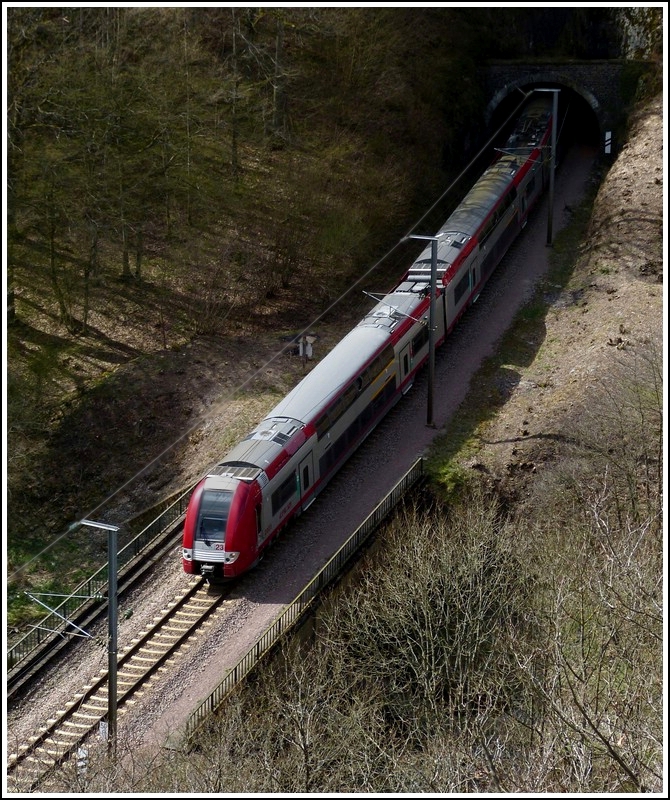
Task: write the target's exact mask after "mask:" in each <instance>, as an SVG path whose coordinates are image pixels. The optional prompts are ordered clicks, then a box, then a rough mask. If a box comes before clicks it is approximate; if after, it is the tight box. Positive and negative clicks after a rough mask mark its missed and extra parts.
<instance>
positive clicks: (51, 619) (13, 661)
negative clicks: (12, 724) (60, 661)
mask: <svg viewBox="0 0 670 800" xmlns="http://www.w3.org/2000/svg"><path fill="white" fill-rule="evenodd" d="M193 488H194V487H191V488H190V489H188V491H186V492H184V494H182V495H181V496H180V497H178V498H177V499H176V500H175V501H174V503H172V504H171V505H170V506H168V507H167V508H166V509H165V511H163V512H162V514H159V516H158V517H156V519H154V520H153V521H152V522H150V523H149V525H147V527H146V528H144V529H143V530H142V531H140V533H138V534H137V536H135V537H134V538H133V539H131V540H130V541H129V542H128V543H127V544H126V545H124V547H122V548H121V550H119V553H118V557H117V558H118V568H119V570H122V569H123V568H124V567H126V566H128V565H129V564H130V563H131V562H132V561H133V559H135V558H136V557H137V556H139V555H140V554H141V553H142V552H143V551H144V550H146V548H147V547H149V545H150V544H152V542H153V541H154V539H156V538H157V537H159V536H160V535H161V534H163V533H164V532H165V531H166V530H167V528H168V527H169V526H170V525H172V524H173V523H174V522H175V521H176V520H178V519H179V518H180V517H183V516H184V515H185V514H186V507H187V506H188V500H189V498H190V496H191V492H192V491H193ZM108 567H109V565H108V564H104V566H102V567H101V568H100V569H99V570H98V571H97V572H95V573H94V574H93V575H91V577H90V578H88V579H87V580H86V581H84V582H83V583H81V584H79V586H77V588H76V589H74V590H73V592H72V593H71V594H70V595H69V596H68V597H67V598H66V599H65V600H63V601H62V603H60V604H59V605H58V606H56V607H55V608H54V609H53V610H52V611H51V612H50V613H49V614H47V616H45V617H44V618H43V619H41V620H40V622H39V623H38V624H37V625H35V626H33V629H32V630H31V631H30V632H29V633H27V634H26V635H25V636H23V637H22V638H21V639H19V640H18V641H17V642H16V643H15V644H14V645H12V646H11V647H9V648H8V651H7V669H8V670H12V669H14V668H15V667H17V666H18V665H19V664H21V662H23V661H25V659H27V658H28V657H29V656H30V655H31V654H33V653H35V652H36V651H37V650H38V649H40V648H42V647H43V646H44V645H45V644H46V643H47V642H49V641H51V640H53V642H54V643H55V642H57V641H58V640H59V638H60V637H62V636H64V635H66V633H67V632H68V630H71V631H72V632H73V631H74V629H73V628H72V626H71V625H70V623H69V622H68V620H71V619H73V618H74V617H75V616H76V615H77V614H79V613H80V612H81V611H83V610H84V609H85V608H86V607H87V606H88V605H89V604H91V603H95V602H99V601H101V600H105V601H106V598H107V594H106V593H107V585H108Z"/></svg>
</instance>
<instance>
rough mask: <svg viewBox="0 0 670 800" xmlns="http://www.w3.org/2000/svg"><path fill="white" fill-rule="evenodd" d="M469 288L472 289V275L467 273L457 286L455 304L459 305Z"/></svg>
mask: <svg viewBox="0 0 670 800" xmlns="http://www.w3.org/2000/svg"><path fill="white" fill-rule="evenodd" d="M469 288H470V273H469V272H466V273H465V275H464V276H463V277H462V278H461V279H460V281H459V282H458V283H457V284H456V288H455V289H454V303H455V304H456V305H458V304H459V302H460V301H461V298H462V297H463V295H464V294H465V293H466V292H467V290H468V289H469Z"/></svg>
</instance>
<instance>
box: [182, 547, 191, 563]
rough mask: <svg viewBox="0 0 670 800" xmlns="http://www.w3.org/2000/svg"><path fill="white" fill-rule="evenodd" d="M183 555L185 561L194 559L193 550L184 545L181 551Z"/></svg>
mask: <svg viewBox="0 0 670 800" xmlns="http://www.w3.org/2000/svg"><path fill="white" fill-rule="evenodd" d="M181 557H182V558H183V559H184V561H193V550H191V549H190V548H189V547H183V548H182V551H181Z"/></svg>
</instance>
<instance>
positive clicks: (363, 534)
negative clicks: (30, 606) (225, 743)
mask: <svg viewBox="0 0 670 800" xmlns="http://www.w3.org/2000/svg"><path fill="white" fill-rule="evenodd" d="M423 476H424V470H423V459H419V460H418V461H416V462H415V463H414V464H413V466H412V467H411V468H410V469H409V470H408V472H406V473H405V475H404V476H403V477H402V478H401V479H400V481H399V482H398V483H397V484H396V485H395V486H394V488H393V489H392V490H391V491H390V492H389V494H388V495H387V496H386V497H385V498H384V499H383V500H382V501H381V503H379V505H378V506H377V507H376V508H375V509H374V511H372V513H371V514H370V515H369V516H368V517H367V519H366V520H365V521H364V522H363V523H362V524H361V525H360V527H359V528H357V529H356V530H355V531H354V533H353V534H352V535H351V536H350V537H349V539H347V541H346V542H345V543H344V544H343V545H342V547H341V548H340V549H339V550H338V551H337V552H336V553H335V555H334V556H333V557H332V558H331V559H330V561H328V563H327V564H325V566H324V567H323V568H322V569H321V571H320V572H319V573H318V574H317V575H316V576H315V577H314V578H313V579H312V580H311V581H310V583H309V584H307V586H306V587H305V588H304V589H303V590H302V591H301V592H300V594H299V595H298V596H297V597H296V598H295V600H293V602H292V603H290V604H289V605H288V606H287V607H286V608H285V609H284V611H283V612H282V613H281V614H280V615H279V616H278V617H277V619H276V620H275V621H274V623H273V624H272V625H271V626H270V628H268V630H267V631H266V632H265V633H264V634H263V635H262V636H261V637H260V638H259V639H258V640H257V641H256V642H255V644H254V645H252V647H251V649H250V650H249V651H248V652H247V654H246V655H245V656H243V657H242V658H241V659H240V661H238V663H237V664H236V665H235V666H234V667H233V668H232V669H231V670H230V672H229V673H228V674H227V675H226V677H225V678H224V679H223V680H222V681H221V683H220V684H219V685H218V686H217V687H216V689H214V691H213V692H212V693H211V694H210V696H209V697H207V698H206V699H205V700H204V701H203V702H202V703H201V704H200V706H198V708H196V710H195V711H194V712H193V714H191V716H190V717H189V719H188V721H187V723H186V728H185V729H184V731H183V732H182V735H181V737H182V740H183V741H185V742H188V741H189V740H190V739H192V738H193V736H194V734H195V732H196V731H197V730H198V728H199V727H200V726H201V725H202V724H203V723H204V722H205V720H206V719H207V718H208V717H209V716H210V715H211V714H212V713H213V712H214V711H216V709H217V708H218V707H219V706H220V705H221V704H222V703H223V702H224V700H225V699H226V698H227V696H228V695H229V694H230V693H231V692H232V691H233V690H234V689H235V687H236V686H237V684H238V683H239V682H240V681H241V680H242V679H243V678H244V677H246V676H247V675H248V674H249V673H250V672H251V670H252V669H253V668H254V667H255V666H256V665H257V664H258V662H259V661H260V660H261V659H262V658H263V657H264V656H265V654H267V653H268V652H269V651H270V649H271V648H272V647H273V645H275V644H276V642H277V641H278V640H279V639H280V637H281V636H282V635H283V634H284V633H286V632H287V631H288V630H289V629H290V628H291V627H292V626H293V625H294V624H295V623H296V622H297V621H298V620H299V619H300V618H301V617H302V616H303V614H304V613H305V612H306V611H307V609H308V608H309V607H310V606H311V605H312V603H313V601H314V599H315V598H316V597H318V596H319V595H320V593H321V592H322V590H323V589H324V588H325V587H326V586H328V585H329V584H330V583H331V581H333V579H334V578H336V577H338V576H339V575H340V574H341V573H342V572H343V570H344V567H345V566H346V564H347V563H348V562H349V560H350V559H351V557H352V556H353V555H354V554H355V553H356V552H357V551H358V550H359V549H360V548H361V546H362V545H363V544H364V543H365V541H366V540H367V539H368V538H369V536H370V535H371V534H372V533H373V532H374V531H375V530H376V529H377V528H378V527H379V525H380V524H381V522H382V521H383V520H384V519H385V518H386V517H387V516H388V515H389V513H390V512H391V511H392V510H393V509H394V508H395V507H396V506H397V505H398V503H399V502H400V500H402V498H403V497H404V495H405V494H406V493H407V491H408V490H409V489H411V488H412V487H413V486H415V484H417V483H418V481H419V480H421V479H422V478H423Z"/></svg>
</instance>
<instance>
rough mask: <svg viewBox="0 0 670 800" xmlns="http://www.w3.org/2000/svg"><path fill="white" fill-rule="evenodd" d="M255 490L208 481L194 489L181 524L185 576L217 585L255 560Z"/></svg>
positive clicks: (222, 479) (252, 485)
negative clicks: (201, 576)
mask: <svg viewBox="0 0 670 800" xmlns="http://www.w3.org/2000/svg"><path fill="white" fill-rule="evenodd" d="M260 494H261V493H260V487H259V486H258V483H257V482H256V481H251V482H248V481H241V480H238V479H235V478H231V477H227V476H212V475H210V476H208V477H207V478H205V479H204V480H202V481H201V482H200V483H199V484H198V486H197V487H196V488H195V489H194V491H193V494H192V496H191V499H190V501H189V505H188V508H187V510H186V519H185V521H184V533H183V540H182V565H183V568H184V571H185V572H187V573H189V574H193V575H203V576H204V577H206V578H207V579H208V580H209V581H210V582H212V583H216V582H220V581H223V580H226V579H229V578H235V577H237V576H238V575H241V574H242V573H243V572H246V571H247V570H248V569H249V568H250V567H251V566H252V565H253V564H254V562H255V561H256V559H257V535H258V525H259V512H258V509H260V502H261V496H260Z"/></svg>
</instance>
